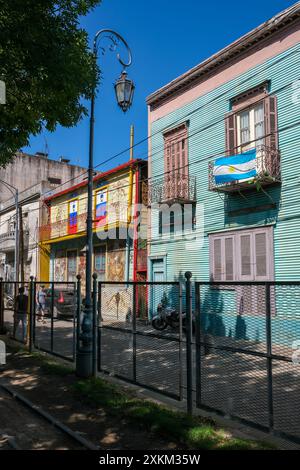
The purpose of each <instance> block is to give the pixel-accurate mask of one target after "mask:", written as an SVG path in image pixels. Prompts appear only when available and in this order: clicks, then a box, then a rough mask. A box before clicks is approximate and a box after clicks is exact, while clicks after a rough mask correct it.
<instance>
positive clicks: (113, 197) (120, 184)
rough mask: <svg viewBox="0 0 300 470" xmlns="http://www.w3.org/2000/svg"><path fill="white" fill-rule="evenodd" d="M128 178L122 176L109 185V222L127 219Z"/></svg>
mask: <svg viewBox="0 0 300 470" xmlns="http://www.w3.org/2000/svg"><path fill="white" fill-rule="evenodd" d="M128 182H129V180H128V178H122V179H120V180H118V181H114V182H112V183H111V184H110V185H109V194H108V204H109V214H108V218H109V223H115V222H116V221H122V222H126V221H127V209H128Z"/></svg>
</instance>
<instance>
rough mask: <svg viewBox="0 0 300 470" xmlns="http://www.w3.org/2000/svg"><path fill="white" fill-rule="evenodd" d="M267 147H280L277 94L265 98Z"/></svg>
mask: <svg viewBox="0 0 300 470" xmlns="http://www.w3.org/2000/svg"><path fill="white" fill-rule="evenodd" d="M264 110H265V135H266V138H265V143H266V147H269V148H274V149H278V124H277V96H267V98H265V100H264Z"/></svg>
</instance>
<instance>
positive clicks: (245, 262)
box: [240, 234, 252, 281]
mask: <svg viewBox="0 0 300 470" xmlns="http://www.w3.org/2000/svg"><path fill="white" fill-rule="evenodd" d="M251 255H252V250H251V235H250V234H247V235H241V236H240V268H241V279H242V280H243V281H251V280H252V263H251V258H252V256H251Z"/></svg>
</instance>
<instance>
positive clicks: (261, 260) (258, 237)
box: [255, 232, 268, 280]
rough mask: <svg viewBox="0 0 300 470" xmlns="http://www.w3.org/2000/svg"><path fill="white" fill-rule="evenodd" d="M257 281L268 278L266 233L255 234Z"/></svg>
mask: <svg viewBox="0 0 300 470" xmlns="http://www.w3.org/2000/svg"><path fill="white" fill-rule="evenodd" d="M255 271H256V272H255V279H256V280H262V279H261V278H264V279H267V277H268V266H267V234H266V232H261V233H256V234H255Z"/></svg>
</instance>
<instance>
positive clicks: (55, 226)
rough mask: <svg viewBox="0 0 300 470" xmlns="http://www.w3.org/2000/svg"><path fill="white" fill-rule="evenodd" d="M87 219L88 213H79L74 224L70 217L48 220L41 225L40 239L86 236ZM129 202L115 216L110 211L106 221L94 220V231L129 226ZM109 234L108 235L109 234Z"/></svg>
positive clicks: (46, 240) (50, 239)
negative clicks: (71, 224) (71, 222)
mask: <svg viewBox="0 0 300 470" xmlns="http://www.w3.org/2000/svg"><path fill="white" fill-rule="evenodd" d="M86 219H87V213H86V212H84V213H83V214H78V216H77V222H76V224H75V225H74V226H72V227H70V226H69V219H62V220H58V221H56V222H48V223H46V224H43V225H41V226H40V227H39V241H40V242H49V243H50V242H51V241H54V242H56V241H59V240H61V239H62V238H65V237H69V236H70V237H74V236H76V237H77V236H79V237H80V236H84V235H85V233H86ZM127 225H128V222H127V203H126V210H124V211H123V212H122V208H121V209H119V211H117V210H116V212H115V217H113V214H112V213H110V214H109V216H108V219H105V221H102V222H101V221H100V220H93V231H94V232H96V231H102V230H106V231H107V230H110V229H115V227H118V228H119V229H121V228H127ZM107 236H108V235H107Z"/></svg>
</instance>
